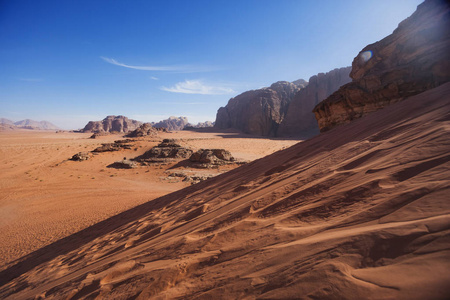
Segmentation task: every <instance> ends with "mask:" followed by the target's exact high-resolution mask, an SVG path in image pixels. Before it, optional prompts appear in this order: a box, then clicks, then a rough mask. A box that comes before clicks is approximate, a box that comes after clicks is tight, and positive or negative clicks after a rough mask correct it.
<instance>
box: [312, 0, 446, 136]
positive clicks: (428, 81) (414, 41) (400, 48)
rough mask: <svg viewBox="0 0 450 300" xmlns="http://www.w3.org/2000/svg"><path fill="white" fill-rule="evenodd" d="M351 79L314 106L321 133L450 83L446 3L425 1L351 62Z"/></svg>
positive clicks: (437, 0)
mask: <svg viewBox="0 0 450 300" xmlns="http://www.w3.org/2000/svg"><path fill="white" fill-rule="evenodd" d="M350 77H351V78H352V82H350V83H348V84H346V85H344V86H343V87H341V88H340V89H339V90H338V91H337V92H335V93H333V94H332V95H331V96H330V97H328V98H327V99H326V100H325V101H323V102H321V103H320V104H318V105H317V106H316V107H315V108H314V114H315V117H316V119H317V121H318V125H319V128H320V130H321V131H326V130H329V129H331V128H333V127H335V126H337V125H340V124H345V123H348V122H350V121H352V120H354V119H356V118H359V117H361V116H363V115H366V114H367V113H370V112H373V111H376V110H378V109H380V108H383V107H385V106H386V105H389V104H392V103H395V102H398V101H401V100H403V99H405V98H407V97H410V96H412V95H416V94H419V93H421V92H423V91H426V90H428V89H431V88H434V87H437V86H439V85H441V84H443V83H445V82H448V81H450V4H449V2H448V1H441V0H427V1H425V2H424V3H422V4H420V5H419V6H418V7H417V10H416V12H414V14H412V15H411V16H410V17H409V18H407V19H406V20H404V21H403V22H401V23H400V24H399V26H398V28H397V29H396V30H394V32H393V33H392V34H391V35H389V36H387V37H386V38H384V39H382V40H380V41H378V42H376V43H374V44H371V45H368V46H367V47H365V48H364V49H362V50H361V52H360V53H359V54H358V56H357V57H355V59H354V60H353V63H352V71H351V73H350Z"/></svg>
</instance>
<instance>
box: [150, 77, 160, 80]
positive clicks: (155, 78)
mask: <svg viewBox="0 0 450 300" xmlns="http://www.w3.org/2000/svg"><path fill="white" fill-rule="evenodd" d="M150 79H152V80H159V78H158V77H155V76H152V77H150Z"/></svg>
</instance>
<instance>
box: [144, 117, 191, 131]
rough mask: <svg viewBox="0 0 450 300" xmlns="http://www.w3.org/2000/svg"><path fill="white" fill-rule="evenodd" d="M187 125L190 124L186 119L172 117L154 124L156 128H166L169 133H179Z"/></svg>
mask: <svg viewBox="0 0 450 300" xmlns="http://www.w3.org/2000/svg"><path fill="white" fill-rule="evenodd" d="M187 124H189V122H188V119H187V118H186V117H178V118H177V117H170V118H168V119H166V120H162V121H160V122H158V123H153V124H152V125H153V127H155V128H166V129H167V130H169V131H178V130H183V129H184V127H185V126H186V125H187Z"/></svg>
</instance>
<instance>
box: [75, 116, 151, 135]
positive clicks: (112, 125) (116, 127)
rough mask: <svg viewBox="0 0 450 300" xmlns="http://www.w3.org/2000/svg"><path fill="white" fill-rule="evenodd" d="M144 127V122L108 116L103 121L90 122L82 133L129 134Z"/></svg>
mask: <svg viewBox="0 0 450 300" xmlns="http://www.w3.org/2000/svg"><path fill="white" fill-rule="evenodd" d="M140 125H142V122H139V121H136V120H132V119H128V118H127V117H124V116H107V117H106V118H104V119H103V120H102V121H89V123H87V125H86V126H85V127H84V128H83V129H82V130H81V131H82V132H93V133H100V132H118V133H127V132H129V131H133V130H135V129H136V128H138V127H139V126H140Z"/></svg>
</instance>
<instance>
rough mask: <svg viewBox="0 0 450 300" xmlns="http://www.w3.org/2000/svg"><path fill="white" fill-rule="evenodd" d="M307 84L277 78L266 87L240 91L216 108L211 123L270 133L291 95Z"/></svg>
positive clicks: (283, 113)
mask: <svg viewBox="0 0 450 300" xmlns="http://www.w3.org/2000/svg"><path fill="white" fill-rule="evenodd" d="M306 85H307V82H306V81H304V80H297V81H295V83H291V82H287V81H279V82H276V83H274V84H272V85H271V86H270V87H268V88H262V89H259V90H252V91H247V92H244V93H242V94H240V95H238V96H236V97H234V98H231V99H230V100H229V101H228V104H227V105H226V106H225V107H221V108H219V110H218V111H217V116H216V122H215V127H216V128H221V129H226V128H237V129H239V130H242V131H243V132H245V133H249V134H255V135H263V136H274V135H276V132H277V129H278V126H279V124H280V123H281V121H282V120H283V118H284V115H285V114H286V111H287V107H288V105H289V103H290V102H291V100H292V98H293V97H294V95H295V94H296V93H297V92H298V91H299V90H300V89H301V88H304V87H305V86H306Z"/></svg>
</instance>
